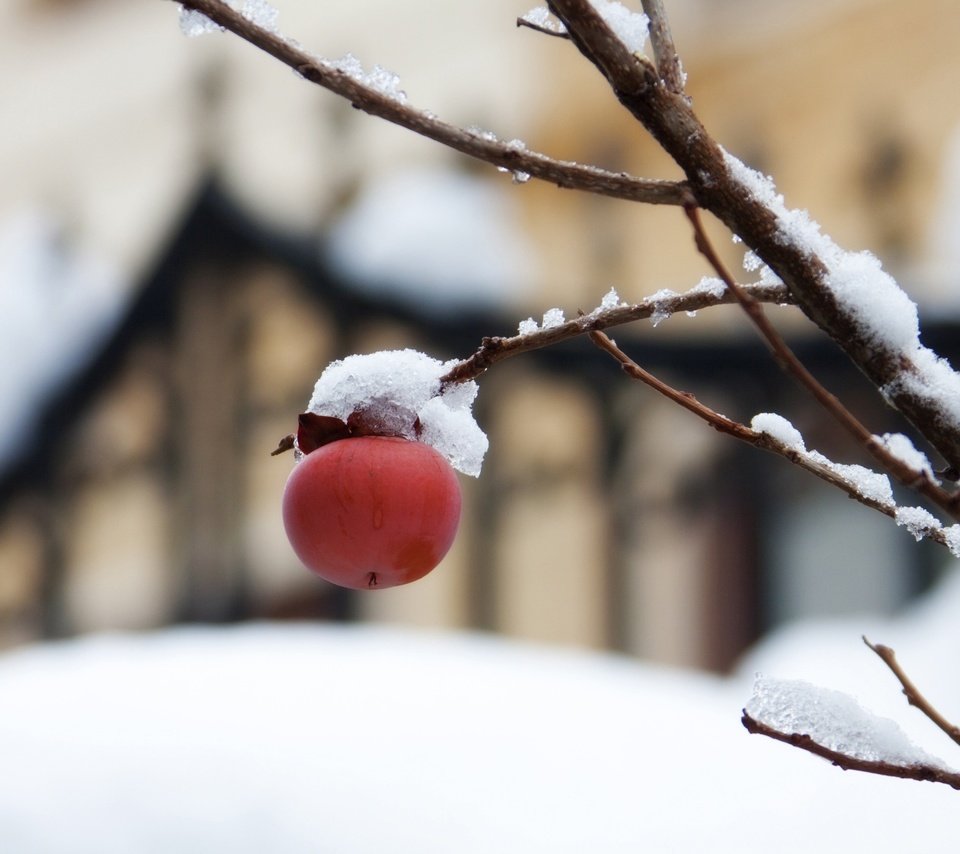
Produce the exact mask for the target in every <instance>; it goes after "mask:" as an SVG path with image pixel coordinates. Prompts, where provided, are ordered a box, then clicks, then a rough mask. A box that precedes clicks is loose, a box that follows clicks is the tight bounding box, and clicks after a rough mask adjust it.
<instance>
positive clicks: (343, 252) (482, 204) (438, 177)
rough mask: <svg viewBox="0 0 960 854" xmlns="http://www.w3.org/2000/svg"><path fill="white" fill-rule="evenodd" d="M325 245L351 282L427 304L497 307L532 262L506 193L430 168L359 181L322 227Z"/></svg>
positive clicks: (524, 284) (513, 293) (529, 272)
mask: <svg viewBox="0 0 960 854" xmlns="http://www.w3.org/2000/svg"><path fill="white" fill-rule="evenodd" d="M325 249H326V251H327V253H328V254H329V258H330V261H331V263H332V264H333V265H334V266H335V267H336V268H337V269H338V270H340V271H341V272H343V273H344V274H346V275H347V276H348V277H349V279H350V281H351V284H352V285H353V286H355V287H357V288H359V289H362V290H366V291H369V292H371V293H373V294H374V295H376V296H378V297H394V298H397V299H399V300H402V301H405V302H409V303H411V304H412V305H414V306H415V307H416V309H417V310H418V311H424V312H428V313H430V312H433V313H440V314H444V313H450V312H453V311H462V310H464V309H468V308H486V309H489V308H502V307H503V306H504V304H505V303H509V302H511V301H513V300H516V299H517V298H518V296H522V295H523V293H524V292H525V291H526V289H527V288H528V286H529V283H531V282H532V281H533V280H534V279H535V276H536V269H537V260H536V254H535V252H534V251H533V249H532V248H531V246H530V244H529V242H528V241H527V240H525V238H524V231H523V226H522V223H521V222H520V214H519V209H518V207H517V201H516V199H515V197H514V195H513V194H512V193H510V192H509V191H508V190H507V189H506V188H504V187H501V186H498V185H497V184H496V183H493V182H490V181H489V180H483V179H482V178H478V177H474V176H470V175H465V174H461V173H458V172H454V171H447V170H440V169H434V168H420V169H409V170H406V171H403V172H401V173H398V174H396V175H391V176H390V177H385V178H382V179H380V180H378V181H375V182H372V183H371V184H369V185H367V186H366V187H365V188H364V189H363V191H362V192H361V194H360V196H359V197H358V198H357V200H356V201H355V202H354V203H353V205H351V207H350V208H348V209H347V210H346V212H345V213H344V214H343V215H342V216H341V218H340V219H339V220H337V221H336V222H335V223H334V224H333V226H332V227H331V228H330V229H329V231H328V235H327V241H326V243H325Z"/></svg>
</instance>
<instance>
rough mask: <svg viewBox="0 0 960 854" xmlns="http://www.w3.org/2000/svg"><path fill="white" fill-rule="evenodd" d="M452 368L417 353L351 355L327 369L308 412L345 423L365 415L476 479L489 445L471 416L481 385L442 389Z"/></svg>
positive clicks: (449, 365) (386, 352) (315, 391)
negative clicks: (356, 415)
mask: <svg viewBox="0 0 960 854" xmlns="http://www.w3.org/2000/svg"><path fill="white" fill-rule="evenodd" d="M453 364H454V363H453V362H448V363H443V362H440V361H439V360H438V359H433V358H431V357H430V356H427V355H425V354H424V353H420V352H418V351H416V350H382V351H380V352H377V353H370V354H368V355H363V356H348V357H347V358H345V359H340V360H337V361H335V362H332V363H331V364H330V365H328V366H327V368H326V370H324V372H323V374H321V376H320V379H319V380H317V384H316V386H314V389H313V396H312V397H311V398H310V403H309V405H308V407H307V409H308V411H310V412H313V413H316V414H317V415H329V416H332V417H334V418H340V419H341V420H343V421H346V420H347V419H348V418H349V417H350V415H351V414H353V413H354V412H363V413H364V414H365V415H366V416H367V417H369V418H371V419H373V420H375V421H376V422H378V423H380V424H382V425H383V426H384V428H385V429H386V430H389V431H390V432H391V433H394V434H396V435H400V436H404V437H405V438H408V439H411V440H417V439H419V441H422V442H425V443H426V444H428V445H431V446H432V447H434V448H435V449H436V450H437V451H439V452H440V453H441V454H443V456H444V457H446V458H447V460H449V462H450V465H452V466H453V467H454V468H455V469H457V470H458V471H461V472H463V473H464V474H468V475H472V476H473V477H476V476H477V475H479V474H480V468H481V465H482V464H483V457H484V454H486V452H487V447H488V444H489V443H488V441H487V437H486V435H485V434H484V432H483V431H482V430H481V429H480V427H479V426H478V425H477V422H476V421H475V420H474V418H473V414H472V413H471V406H472V405H473V401H474V399H475V398H476V395H477V385H476V383H475V382H473V381H472V380H470V381H468V382H465V383H457V384H453V385H451V386H449V387H447V388H445V389H444V388H441V382H440V378H441V377H442V376H443V375H444V374H445V373H446V372H447V371H448V370H449V369H450V367H451V366H452V365H453ZM418 428H419V429H418Z"/></svg>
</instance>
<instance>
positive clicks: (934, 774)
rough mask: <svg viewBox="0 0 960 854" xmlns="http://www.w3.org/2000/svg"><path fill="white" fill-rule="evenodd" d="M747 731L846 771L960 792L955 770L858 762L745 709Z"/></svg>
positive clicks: (744, 723) (744, 717) (743, 720)
mask: <svg viewBox="0 0 960 854" xmlns="http://www.w3.org/2000/svg"><path fill="white" fill-rule="evenodd" d="M740 721H741V723H742V724H743V726H744V727H745V728H746V730H747V732H749V733H752V734H754V735H765V736H767V738H772V739H774V740H775V741H782V742H783V743H784V744H789V745H790V746H792V747H799V748H800V749H801V750H806V751H807V752H808V753H812V754H814V756H819V757H821V758H823V759H826V760H827V761H828V762H831V763H833V764H834V765H836V766H837V767H838V768H842V769H843V770H844V771H863V772H865V773H867V774H879V775H880V776H882V777H898V778H900V779H901V780H918V781H921V782H928V783H943V784H945V785H947V786H950V787H951V788H953V789H960V774H958V773H957V772H955V771H947V770H945V769H943V768H938V767H936V766H933V765H896V764H894V763H891V762H883V761H877V760H869V759H858V758H857V757H855V756H848V755H847V754H845V753H840V752H838V751H836V750H831V749H830V748H829V747H824V746H823V745H822V744H818V743H817V742H816V741H814V740H813V739H812V738H811V737H810V736H809V735H804V734H803V733H796V732H794V733H788V732H781V731H780V730H778V729H774V728H773V727H770V726H767V725H766V724H764V723H761V722H760V721H758V720H756V719H754V718H752V717H750V715H748V714H747V711H746V709H744V710H743V717H741V719H740Z"/></svg>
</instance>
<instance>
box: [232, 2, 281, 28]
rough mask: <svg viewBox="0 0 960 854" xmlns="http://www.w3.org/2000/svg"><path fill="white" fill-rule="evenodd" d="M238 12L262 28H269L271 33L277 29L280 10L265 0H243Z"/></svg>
mask: <svg viewBox="0 0 960 854" xmlns="http://www.w3.org/2000/svg"><path fill="white" fill-rule="evenodd" d="M240 14H242V15H243V17H244V18H246V19H247V20H249V21H253V23H255V24H256V25H257V26H258V27H261V28H262V29H264V30H269V31H270V32H271V33H275V32H276V31H277V20H278V18H279V17H280V12H279V10H277V9H276V8H275V7H274V6H272V5H271V4H270V3H268V2H267V0H244V3H243V6H242V7H241V8H240Z"/></svg>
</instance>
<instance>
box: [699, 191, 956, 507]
mask: <svg viewBox="0 0 960 854" xmlns="http://www.w3.org/2000/svg"><path fill="white" fill-rule="evenodd" d="M684 212H685V213H686V215H687V218H688V219H689V220H690V223H691V225H692V226H693V230H694V236H695V239H696V244H697V249H699V250H700V252H701V253H702V254H703V256H704V257H705V258H706V259H707V261H709V262H710V266H711V267H713V269H714V271H715V272H716V274H717V275H718V276H719V277H720V278H721V279H722V280H723V282H724V283H725V284H726V286H727V288H728V289H729V290H730V291H731V292H732V293H733V294H734V296H736V298H737V302H738V303H739V304H740V306H741V307H742V308H743V310H744V311H745V312H746V314H747V316H748V317H749V318H750V320H751V321H752V322H753V324H754V325H755V326H756V327H757V329H758V330H759V332H760V334H761V335H762V336H763V339H764V341H766V343H767V344H768V346H769V347H770V350H771V352H772V353H773V355H774V357H775V358H776V360H777V362H778V363H779V364H780V365H781V366H782V367H783V369H784V370H785V371H786V372H787V373H788V374H789V375H790V376H792V377H793V378H794V379H796V380H797V381H798V382H799V383H800V384H801V385H802V386H803V387H804V388H805V389H807V391H809V392H810V394H811V395H813V397H814V399H815V400H816V401H817V402H818V403H819V404H820V405H821V406H822V407H823V408H824V409H825V410H826V411H827V412H829V413H830V415H831V416H832V417H833V418H834V419H835V420H836V421H837V422H838V423H839V424H840V425H841V426H843V428H844V429H846V430H847V432H848V433H850V435H852V436H853V438H854V439H855V440H856V441H857V442H858V443H859V444H860V445H861V446H862V447H863V448H864V450H866V451H867V453H869V454H870V455H871V456H872V457H873V458H874V459H875V460H877V461H878V462H879V463H880V464H881V465H882V466H883V467H884V468H885V469H886V470H887V471H888V472H890V473H891V474H892V475H893V476H894V477H896V478H897V480H899V481H900V482H901V483H902V484H904V486H907V487H909V488H911V489H914V490H916V491H917V492H918V493H920V494H921V495H923V496H924V497H925V498H927V499H929V500H930V501H932V502H933V503H934V504H935V505H936V506H937V507H939V508H940V509H941V510H943V511H944V512H945V513H948V514H949V515H950V516H951V517H952V518H954V519H960V507H958V504H957V498H956V495H955V494H952V493H949V492H947V491H946V490H945V489H943V488H942V487H940V485H939V484H937V483H936V481H934V479H933V477H932V475H931V473H930V472H928V471H924V470H918V469H916V468H914V467H913V466H911V465H909V464H908V463H907V462H906V461H904V459H903V458H902V457H901V456H899V455H897V454H895V453H893V452H892V451H891V450H890V449H889V448H888V446H887V445H886V444H885V443H884V442H881V441H878V439H877V437H876V436H875V435H874V434H873V433H871V432H870V430H868V429H867V428H866V427H865V426H864V425H863V424H862V423H861V421H860V420H859V419H858V418H857V417H856V416H855V415H854V414H853V413H852V412H851V411H850V410H849V409H847V407H846V406H844V405H843V403H842V402H841V401H840V399H839V398H838V397H837V396H836V395H834V394H833V393H831V392H830V391H828V390H827V389H826V388H824V387H823V385H821V383H820V381H819V380H818V379H817V378H816V377H814V376H813V374H811V373H810V371H808V370H807V368H806V366H805V365H804V364H803V363H802V362H801V361H800V360H799V359H798V358H797V356H796V355H795V354H794V352H793V351H792V350H791V349H790V347H789V346H788V345H787V342H786V341H785V340H784V338H783V336H782V335H781V334H780V333H779V332H778V331H777V330H776V328H775V327H774V326H773V324H771V323H770V321H769V319H768V318H767V316H766V314H765V313H764V311H763V306H762V305H761V304H760V303H758V302H757V301H756V300H755V299H753V297H752V296H751V294H750V293H748V292H747V291H745V290H744V289H743V288H742V286H741V285H739V284H738V283H737V281H736V279H734V277H733V276H732V275H731V274H730V271H729V270H727V268H726V265H725V264H724V263H723V261H722V260H721V259H720V256H719V255H718V254H717V252H716V250H715V249H714V247H713V245H712V244H711V243H710V238H709V237H708V236H707V233H706V231H705V230H704V228H703V223H702V222H701V220H700V212H699V210H698V209H697V208H696V207H695V206H689V205H688V206H685V207H684Z"/></svg>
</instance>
